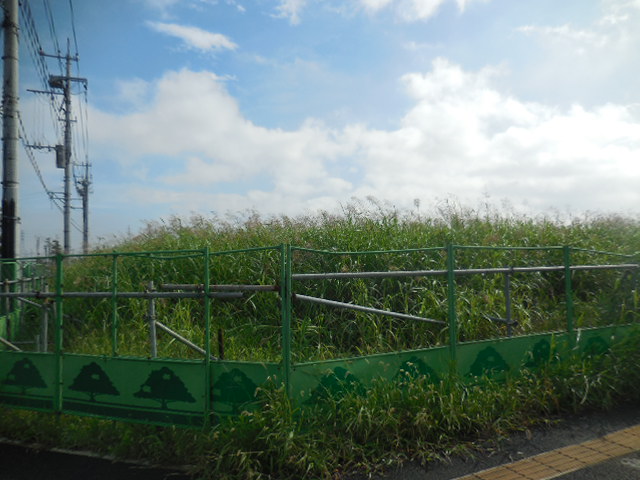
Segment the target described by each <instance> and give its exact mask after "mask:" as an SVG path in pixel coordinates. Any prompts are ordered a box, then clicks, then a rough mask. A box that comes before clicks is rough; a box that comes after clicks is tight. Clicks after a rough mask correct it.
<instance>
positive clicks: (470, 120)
mask: <svg viewBox="0 0 640 480" xmlns="http://www.w3.org/2000/svg"><path fill="white" fill-rule="evenodd" d="M30 3H31V4H32V10H33V11H34V16H35V20H36V24H37V25H38V28H39V31H40V37H41V40H42V44H43V47H44V48H45V50H48V51H52V49H53V42H52V39H51V37H52V36H51V35H50V33H49V30H48V27H47V22H46V16H45V15H44V11H43V5H44V3H43V2H39V1H35V0H33V1H32V2H30ZM51 3H52V4H53V7H52V9H53V15H54V19H55V27H56V33H57V36H58V38H59V42H60V44H61V45H66V38H67V37H70V38H73V37H72V31H71V28H70V21H69V19H70V12H69V3H68V2H67V1H62V0H60V1H52V2H51ZM73 7H74V14H75V25H76V35H77V40H78V48H79V54H80V63H79V75H81V76H83V77H86V78H87V79H88V81H89V91H88V92H89V94H88V126H89V138H90V141H89V149H88V152H89V158H90V160H91V162H92V164H93V182H94V183H93V192H94V193H93V195H92V197H91V207H92V208H91V211H92V222H91V231H92V237H93V239H94V240H98V239H100V241H110V240H112V239H113V238H114V236H116V237H117V236H119V235H122V234H125V233H126V232H133V233H135V232H137V231H138V230H139V229H140V228H141V227H143V226H144V222H145V221H147V220H158V219H160V218H165V219H166V218H168V217H170V216H171V215H180V216H183V217H185V218H188V217H189V216H190V215H192V214H202V215H205V216H207V215H211V214H216V215H219V216H224V215H226V214H228V213H230V214H237V213H238V212H246V211H248V210H255V211H256V212H258V213H260V214H261V215H263V216H269V215H280V214H287V215H296V214H308V213H314V212H317V211H319V210H330V211H332V210H338V209H340V208H341V205H345V204H346V203H348V202H349V201H350V199H352V198H357V199H361V200H362V201H364V202H366V199H367V198H368V197H375V198H376V199H378V200H379V201H382V202H387V203H388V204H389V205H394V206H396V207H398V208H400V209H406V210H410V209H413V208H415V204H416V203H417V202H416V199H417V200H419V201H420V205H421V207H420V208H421V211H422V212H425V211H428V210H429V209H432V208H437V206H438V205H439V204H440V203H441V202H443V201H445V200H447V199H448V200H451V201H457V202H460V203H461V204H463V205H466V206H469V207H479V206H480V205H481V204H482V203H484V202H486V201H487V199H488V200H489V201H490V202H492V203H493V204H495V205H497V206H498V207H500V208H501V206H504V208H508V209H510V211H513V212H521V213H526V214H530V215H539V214H543V215H551V216H555V215H556V214H558V212H559V214H561V215H563V216H571V215H576V216H578V215H582V214H584V212H596V213H607V212H616V213H622V214H633V215H637V214H638V212H639V211H640V209H639V208H638V205H639V203H640V189H639V188H638V185H640V163H639V160H640V158H639V154H640V90H639V89H638V86H637V78H639V77H640V53H638V49H637V45H638V44H639V41H640V30H638V29H637V28H635V26H637V25H638V21H639V20H640V0H563V1H562V2H558V1H557V0H553V1H551V0H535V1H534V0H349V1H336V0H255V1H245V0H217V1H216V0H114V1H111V2H104V1H98V0H82V1H80V0H75V1H74V2H73ZM72 43H73V42H72ZM21 66H22V72H21V79H22V88H23V92H22V94H21V100H22V111H23V117H24V118H25V122H26V129H27V131H28V132H34V133H33V135H34V136H35V137H38V135H40V136H42V137H43V138H46V140H47V141H49V142H53V143H56V142H59V140H56V139H55V136H56V134H55V133H54V132H53V131H52V130H51V129H50V128H47V127H46V126H40V123H42V121H41V120H38V115H39V114H41V113H42V110H43V109H42V105H40V106H38V104H39V102H38V100H37V99H34V94H31V93H28V92H26V91H25V90H24V89H26V88H37V87H38V81H37V78H36V77H35V76H34V68H33V64H32V63H31V60H30V58H29V57H28V55H27V52H24V53H23V56H22V59H21ZM49 66H50V69H51V70H52V72H53V73H57V72H55V70H56V68H57V67H56V64H55V63H53V62H51V63H49ZM80 99H81V97H79V96H78V98H77V99H76V100H80ZM40 103H41V102H40ZM38 132H39V133H38ZM29 135H32V133H29ZM78 154H79V156H80V157H81V156H82V155H81V149H79V150H78ZM23 157H25V155H23ZM37 159H38V162H39V163H40V168H41V170H42V172H43V176H44V177H45V179H46V180H47V183H48V184H50V188H51V189H54V190H55V189H56V188H58V189H59V188H61V187H58V186H57V185H61V182H62V176H61V171H60V170H56V169H55V168H53V165H52V164H51V163H52V162H51V160H50V157H47V154H45V153H40V154H38V156H37ZM22 162H23V166H22V170H21V182H22V183H21V187H22V218H23V232H24V237H25V246H26V247H25V248H29V247H27V246H29V245H33V244H34V239H35V238H36V237H41V238H44V237H53V238H59V239H60V237H61V230H62V217H61V215H60V213H59V211H58V210H57V209H56V208H54V207H53V206H52V205H51V204H50V202H49V200H48V198H47V196H46V195H45V194H44V191H43V189H42V187H41V186H40V185H39V183H38V182H37V179H36V177H35V173H34V172H33V168H32V167H31V165H30V164H29V162H28V160H26V158H23V159H22ZM507 206H508V207H507ZM74 215H75V217H74V218H75V219H76V222H77V223H79V222H80V218H81V217H80V214H79V211H77V212H75V213H74ZM77 238H79V237H77V235H76V237H74V245H73V247H74V248H76V249H79V247H80V242H79V240H78V239H77Z"/></svg>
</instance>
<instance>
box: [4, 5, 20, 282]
mask: <svg viewBox="0 0 640 480" xmlns="http://www.w3.org/2000/svg"><path fill="white" fill-rule="evenodd" d="M2 28H3V29H4V55H3V57H2V61H3V69H4V70H3V72H4V74H3V91H2V168H3V170H2V258H3V259H7V258H16V257H18V256H19V255H20V254H19V252H20V247H19V241H20V232H19V222H20V216H19V208H18V203H19V202H18V140H19V136H18V66H19V65H18V29H19V23H18V0H4V21H3V23H2ZM11 270H12V272H7V271H5V272H3V277H4V278H5V279H15V276H16V274H17V272H16V270H15V268H12V269H11ZM9 277H11V278H9Z"/></svg>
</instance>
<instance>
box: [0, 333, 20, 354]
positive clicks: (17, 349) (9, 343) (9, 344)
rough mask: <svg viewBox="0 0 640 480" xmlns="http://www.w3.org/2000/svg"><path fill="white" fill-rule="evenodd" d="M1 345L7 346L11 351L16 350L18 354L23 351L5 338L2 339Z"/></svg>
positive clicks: (0, 340)
mask: <svg viewBox="0 0 640 480" xmlns="http://www.w3.org/2000/svg"><path fill="white" fill-rule="evenodd" d="M0 343H1V344H3V345H6V346H7V347H9V348H10V349H11V350H14V351H16V352H21V351H22V350H20V348H18V347H16V346H15V345H14V344H13V343H11V342H10V341H9V340H5V339H4V338H2V337H0Z"/></svg>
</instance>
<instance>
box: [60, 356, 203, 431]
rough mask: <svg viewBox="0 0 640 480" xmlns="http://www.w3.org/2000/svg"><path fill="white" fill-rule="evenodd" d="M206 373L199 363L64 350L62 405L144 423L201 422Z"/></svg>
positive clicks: (68, 409) (79, 411) (75, 410)
mask: <svg viewBox="0 0 640 480" xmlns="http://www.w3.org/2000/svg"><path fill="white" fill-rule="evenodd" d="M205 373H206V370H205V366H204V364H203V363H202V362H189V361H170V360H147V359H135V358H122V357H117V358H110V357H97V356H92V355H65V356H64V360H63V389H62V409H63V411H64V412H67V413H76V414H83V415H94V416H100V417H106V418H111V419H118V420H129V421H136V422H144V423H153V424H166V425H183V426H198V425H202V424H203V423H204V419H205V381H204V379H205Z"/></svg>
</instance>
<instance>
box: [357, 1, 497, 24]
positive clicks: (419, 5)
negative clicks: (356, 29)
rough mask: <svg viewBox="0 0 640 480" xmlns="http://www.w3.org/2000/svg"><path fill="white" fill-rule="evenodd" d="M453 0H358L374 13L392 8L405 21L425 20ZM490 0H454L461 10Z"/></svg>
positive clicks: (363, 6)
mask: <svg viewBox="0 0 640 480" xmlns="http://www.w3.org/2000/svg"><path fill="white" fill-rule="evenodd" d="M451 1H453V0H359V2H360V5H361V6H362V8H363V9H364V10H365V11H367V12H368V13H371V14H374V13H377V12H379V11H381V10H383V9H385V8H392V9H393V10H394V11H395V13H396V15H397V17H398V18H399V19H400V20H402V21H405V22H414V21H418V20H426V19H429V18H431V17H433V16H434V15H435V14H436V13H438V10H439V9H440V7H442V5H444V4H445V3H447V2H451ZM487 1H490V0H455V3H456V4H457V6H458V9H459V10H460V11H461V12H463V11H464V10H465V9H466V8H467V6H468V5H470V4H471V3H474V2H487Z"/></svg>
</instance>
